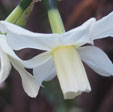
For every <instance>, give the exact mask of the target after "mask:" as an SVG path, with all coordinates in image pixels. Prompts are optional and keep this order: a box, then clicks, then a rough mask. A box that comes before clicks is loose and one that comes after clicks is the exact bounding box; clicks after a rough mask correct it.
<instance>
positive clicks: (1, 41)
mask: <svg viewBox="0 0 113 112" xmlns="http://www.w3.org/2000/svg"><path fill="white" fill-rule="evenodd" d="M0 46H1V48H2V49H3V51H4V52H5V53H7V54H8V55H10V56H11V57H13V58H15V59H16V60H18V61H20V62H21V63H22V64H23V65H24V66H25V67H26V68H34V67H36V66H38V65H40V64H42V63H44V62H45V61H46V60H48V59H49V58H50V52H44V53H41V54H40V55H37V56H35V57H33V58H32V59H29V60H25V61H23V60H21V59H20V58H19V57H18V56H17V55H16V54H15V52H14V51H13V50H12V49H11V48H10V47H9V45H8V43H7V40H6V38H5V37H1V38H0Z"/></svg>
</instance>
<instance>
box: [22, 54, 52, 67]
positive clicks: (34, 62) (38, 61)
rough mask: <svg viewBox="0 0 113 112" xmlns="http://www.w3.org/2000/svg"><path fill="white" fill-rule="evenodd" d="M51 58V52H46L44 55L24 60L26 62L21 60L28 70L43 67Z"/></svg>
mask: <svg viewBox="0 0 113 112" xmlns="http://www.w3.org/2000/svg"><path fill="white" fill-rule="evenodd" d="M50 58H51V55H50V52H44V53H41V54H39V55H37V56H35V57H33V58H32V59H29V60H24V61H23V60H21V63H22V64H23V65H24V67H26V68H35V67H37V66H40V65H42V64H43V63H45V62H46V61H47V60H49V59H50Z"/></svg>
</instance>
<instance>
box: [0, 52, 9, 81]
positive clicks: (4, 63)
mask: <svg viewBox="0 0 113 112" xmlns="http://www.w3.org/2000/svg"><path fill="white" fill-rule="evenodd" d="M10 70H11V64H10V61H9V59H8V56H7V55H6V54H5V53H3V52H1V53H0V83H2V82H3V81H4V80H5V79H6V78H7V77H8V75H9V74H10Z"/></svg>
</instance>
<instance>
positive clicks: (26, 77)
mask: <svg viewBox="0 0 113 112" xmlns="http://www.w3.org/2000/svg"><path fill="white" fill-rule="evenodd" d="M15 57H16V58H15ZM0 58H1V71H0V83H2V82H3V81H4V80H5V79H6V78H7V77H8V75H9V74H10V70H11V64H12V65H13V66H14V68H15V69H16V70H17V71H18V72H19V74H20V76H21V78H22V85H23V88H24V90H25V92H26V93H27V94H28V95H29V96H30V97H36V96H37V94H38V91H39V88H40V85H39V84H38V82H37V80H36V79H35V78H34V77H33V76H32V74H30V73H29V72H27V71H26V70H25V68H24V66H23V64H22V63H21V59H19V58H18V57H17V56H16V54H15V53H14V52H13V50H12V49H11V48H10V47H9V46H8V43H7V40H6V37H5V36H4V35H0Z"/></svg>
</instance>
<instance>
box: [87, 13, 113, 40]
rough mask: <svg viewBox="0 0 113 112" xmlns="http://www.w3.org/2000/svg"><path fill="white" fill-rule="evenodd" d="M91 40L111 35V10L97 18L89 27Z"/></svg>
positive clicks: (112, 32)
mask: <svg viewBox="0 0 113 112" xmlns="http://www.w3.org/2000/svg"><path fill="white" fill-rule="evenodd" d="M89 36H90V38H92V40H94V39H99V38H104V37H108V36H111V37H113V12H111V13H110V14H109V15H107V16H105V17H103V18H102V19H100V20H98V21H97V22H96V23H95V24H94V25H93V26H92V28H91V31H90V34H89Z"/></svg>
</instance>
